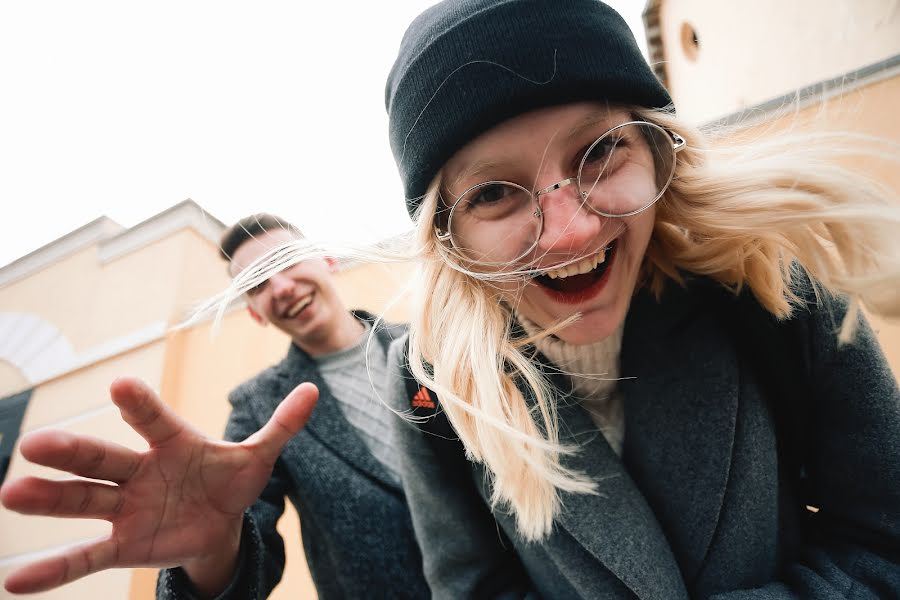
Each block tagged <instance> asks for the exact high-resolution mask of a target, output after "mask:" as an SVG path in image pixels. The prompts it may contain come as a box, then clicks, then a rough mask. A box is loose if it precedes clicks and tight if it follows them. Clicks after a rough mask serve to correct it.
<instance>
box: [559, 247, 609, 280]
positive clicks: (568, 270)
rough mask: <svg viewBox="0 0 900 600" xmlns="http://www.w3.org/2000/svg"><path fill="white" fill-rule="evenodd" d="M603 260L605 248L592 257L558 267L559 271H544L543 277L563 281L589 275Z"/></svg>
mask: <svg viewBox="0 0 900 600" xmlns="http://www.w3.org/2000/svg"><path fill="white" fill-rule="evenodd" d="M605 260H606V248H602V249H601V250H600V252H598V253H597V254H595V255H594V256H590V257H588V258H583V259H581V260H579V261H578V262H577V263H574V264H571V265H566V266H565V267H560V268H559V269H551V270H549V271H545V272H544V275H546V276H547V277H549V278H550V279H564V278H566V277H571V276H572V275H583V274H585V273H590V272H591V271H593V270H594V269H596V268H597V266H599V265H600V263H602V262H603V261H605Z"/></svg>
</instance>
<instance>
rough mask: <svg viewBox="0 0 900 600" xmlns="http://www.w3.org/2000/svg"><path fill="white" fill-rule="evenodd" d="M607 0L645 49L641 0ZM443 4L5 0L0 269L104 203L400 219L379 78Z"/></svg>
mask: <svg viewBox="0 0 900 600" xmlns="http://www.w3.org/2000/svg"><path fill="white" fill-rule="evenodd" d="M609 3H610V4H612V5H613V6H614V7H616V8H617V9H618V10H619V12H621V13H622V14H623V16H624V17H625V18H626V20H628V22H629V24H630V25H631V27H632V28H633V29H634V30H635V32H636V35H637V37H638V41H639V42H640V43H641V45H642V47H643V46H644V39H643V27H642V24H641V17H640V15H641V10H642V9H643V6H644V0H619V1H618V2H609ZM431 4H434V2H433V1H429V0H388V1H386V2H372V1H371V0H366V1H363V0H359V1H350V2H304V1H302V0H293V1H291V2H280V1H272V2H254V3H250V2H242V3H237V2H231V1H224V0H220V1H217V2H191V1H187V0H184V1H177V2H175V1H169V0H158V1H155V2H144V3H137V2H123V1H122V0H110V1H106V2H100V1H95V0H79V1H77V2H72V1H71V0H66V1H61V0H9V1H5V2H2V3H0V86H2V90H0V202H2V205H3V207H4V212H6V213H7V215H6V216H8V217H9V216H11V217H12V218H8V219H7V220H6V223H5V225H6V226H5V227H4V232H3V234H2V235H0V266H2V265H5V264H7V263H9V262H11V261H13V260H15V259H17V258H19V257H21V256H23V255H25V254H27V253H29V252H31V251H32V250H35V249H37V248H39V247H41V246H43V245H44V244H47V243H48V242H51V241H53V240H54V239H56V238H58V237H60V236H62V235H65V234H66V233H68V232H70V231H72V230H73V229H76V228H77V227H80V226H81V225H84V224H85V223H88V222H89V221H92V220H93V219H95V218H97V217H99V216H101V215H106V216H108V217H110V218H112V219H113V220H115V221H117V222H118V223H120V224H122V225H124V226H126V227H130V226H133V225H135V224H137V223H139V222H141V221H143V220H144V219H147V218H149V217H151V216H153V215H155V214H157V213H158V212H160V211H162V210H165V209H166V208H168V207H169V206H172V205H173V204H176V203H178V202H180V201H182V200H184V199H185V198H192V199H193V200H194V201H196V202H197V203H198V204H200V205H201V206H202V207H203V208H204V209H206V210H207V211H209V213H211V214H212V215H214V216H215V217H217V218H219V219H221V220H222V221H224V222H225V223H226V224H228V223H231V222H233V221H235V220H237V219H238V218H240V217H242V216H244V215H246V214H249V213H252V212H257V211H269V212H274V213H276V214H279V215H281V216H283V217H285V218H288V219H290V220H292V221H294V222H295V223H297V224H298V225H299V226H300V227H301V228H302V229H304V230H305V231H306V232H307V234H308V235H310V236H311V237H314V238H317V239H328V240H367V241H374V240H375V239H380V238H382V237H386V236H389V235H393V234H396V233H399V232H401V231H403V230H405V229H406V228H408V227H409V219H408V217H407V216H406V210H405V208H404V205H403V202H402V198H403V193H402V188H401V185H400V180H399V177H398V175H397V172H396V169H395V166H394V163H393V159H392V157H391V153H390V149H389V146H388V140H387V117H386V115H385V111H384V80H385V78H386V76H387V73H388V71H389V70H390V67H391V64H392V62H393V60H394V57H395V55H396V52H397V48H398V46H399V44H400V38H401V36H402V33H403V31H404V30H405V28H406V26H407V25H408V24H409V22H410V21H411V20H412V19H413V18H414V17H415V16H416V15H417V14H418V13H419V12H421V11H422V10H423V9H424V8H426V7H428V6H430V5H431ZM536 35H539V32H536ZM10 211H11V213H12V214H11V215H9V212H10Z"/></svg>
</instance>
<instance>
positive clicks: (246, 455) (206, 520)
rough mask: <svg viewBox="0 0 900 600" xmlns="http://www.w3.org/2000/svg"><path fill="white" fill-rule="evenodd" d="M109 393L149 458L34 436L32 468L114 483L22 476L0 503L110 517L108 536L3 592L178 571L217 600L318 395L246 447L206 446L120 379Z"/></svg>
mask: <svg viewBox="0 0 900 600" xmlns="http://www.w3.org/2000/svg"><path fill="white" fill-rule="evenodd" d="M110 393H111V395H112V400H113V402H114V403H115V404H116V405H117V406H118V407H119V410H120V412H121V414H122V419H124V420H125V422H126V423H128V424H129V425H130V426H131V427H132V429H134V430H135V431H136V432H137V433H139V434H140V435H141V437H143V438H144V439H145V440H146V441H147V443H148V444H149V449H148V450H146V451H145V452H136V451H134V450H130V449H128V448H125V447H123V446H120V445H118V444H114V443H111V442H108V441H104V440H99V439H96V438H89V437H85V436H78V435H73V434H71V433H67V432H64V431H59V430H46V431H38V432H34V433H32V434H29V435H27V436H25V437H24V438H23V439H22V441H21V444H20V450H21V452H22V455H23V456H24V457H25V458H26V459H28V460H29V461H31V462H34V463H37V464H39V465H44V466H47V467H51V468H54V469H59V470H60V471H66V472H68V473H72V474H73V475H78V476H80V477H86V478H90V479H97V480H102V481H103V482H109V483H101V482H97V481H85V480H81V479H68V480H65V481H49V480H45V479H38V478H36V477H24V478H21V479H18V480H15V481H12V482H10V483H8V484H6V485H4V486H3V488H2V489H0V501H2V503H3V506H5V507H6V508H8V509H10V510H14V511H17V512H20V513H23V514H29V515H46V516H52V517H63V518H80V519H105V520H107V521H109V522H110V523H112V532H111V533H110V535H109V536H108V537H106V538H103V539H100V540H97V541H93V542H90V543H88V544H85V545H82V546H79V547H77V548H72V549H69V550H66V551H64V552H62V553H60V554H59V555H57V556H54V557H51V558H47V559H44V560H39V561H37V562H34V563H32V564H29V565H27V566H25V567H22V568H21V569H19V570H17V571H15V572H13V573H12V574H10V575H9V577H7V578H6V582H5V586H6V589H7V591H9V592H12V593H29V592H39V591H44V590H48V589H51V588H54V587H57V586H61V585H63V584H66V583H69V582H71V581H74V580H76V579H79V578H81V577H84V576H85V575H89V574H91V573H96V572H97V571H102V570H103V569H109V568H113V567H138V566H140V567H170V566H176V565H180V566H183V567H184V568H185V570H186V571H187V573H188V575H189V576H190V577H191V579H192V580H193V582H194V584H195V585H197V587H198V589H199V590H200V591H205V592H207V593H210V594H215V593H217V592H218V591H220V590H221V589H224V587H225V585H226V584H227V582H228V580H229V578H230V577H231V574H232V571H233V569H234V564H235V561H236V559H237V553H238V548H239V545H240V535H241V526H242V523H243V512H244V509H245V508H247V507H248V506H250V505H251V504H252V503H253V502H254V501H255V500H256V498H257V497H258V496H259V494H260V493H261V492H262V490H263V488H264V487H265V485H266V482H267V481H268V479H269V476H270V475H271V473H272V467H273V466H274V465H275V461H276V459H277V458H278V456H279V454H280V453H281V449H282V447H283V446H284V445H285V444H286V443H287V442H288V440H289V439H291V437H292V436H294V434H296V433H297V432H298V431H300V429H302V428H303V426H304V425H305V424H306V421H307V420H308V419H309V416H310V415H311V414H312V410H313V407H314V406H315V403H316V400H317V398H318V391H317V390H316V388H315V386H314V385H312V384H309V383H304V384H301V385H299V386H297V388H295V389H294V390H293V391H292V392H291V393H290V394H288V396H287V398H285V399H284V400H283V401H282V402H281V404H280V405H279V406H278V408H277V409H276V410H275V413H274V414H273V415H272V418H271V419H270V420H269V422H268V423H266V425H265V426H263V428H262V429H260V430H259V431H258V432H256V433H255V434H253V435H252V436H250V437H249V438H247V439H246V440H245V441H244V442H242V443H239V444H238V443H229V442H222V441H216V440H211V439H208V438H206V437H205V436H203V435H202V434H200V433H199V432H198V431H196V430H195V429H193V428H192V427H191V426H190V425H189V424H188V423H187V422H185V421H184V420H183V419H181V418H180V417H178V416H177V415H175V413H174V412H172V410H171V409H169V407H168V406H166V405H165V404H164V403H163V402H162V401H161V400H160V399H159V397H158V396H157V395H156V394H155V393H154V392H153V391H152V390H151V389H150V388H149V387H147V386H146V385H145V384H144V383H142V382H140V381H138V380H136V379H130V378H122V379H117V380H116V381H114V382H113V384H112V386H110Z"/></svg>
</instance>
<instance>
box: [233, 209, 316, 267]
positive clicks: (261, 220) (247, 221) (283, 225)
mask: <svg viewBox="0 0 900 600" xmlns="http://www.w3.org/2000/svg"><path fill="white" fill-rule="evenodd" d="M273 229H279V230H281V229H283V230H285V231H290V232H291V233H293V234H294V235H296V236H297V237H298V238H300V237H303V234H302V233H300V230H299V229H297V228H296V227H294V226H293V225H291V224H290V223H288V222H287V221H285V220H284V219H280V218H278V217H276V216H275V215H271V214H269V213H257V214H255V215H250V216H249V217H244V218H243V219H241V220H240V221H238V222H237V223H235V224H234V225H232V226H231V227H229V228H228V229H227V230H226V231H225V233H223V234H222V239H221V240H220V241H219V255H220V256H221V257H222V258H223V259H225V260H227V261H228V262H231V258H232V257H233V256H234V253H235V251H236V250H237V249H238V248H240V246H241V244H243V243H244V242H246V241H247V240H250V239H253V238H255V237H256V236H258V235H262V234H264V233H266V232H267V231H272V230H273Z"/></svg>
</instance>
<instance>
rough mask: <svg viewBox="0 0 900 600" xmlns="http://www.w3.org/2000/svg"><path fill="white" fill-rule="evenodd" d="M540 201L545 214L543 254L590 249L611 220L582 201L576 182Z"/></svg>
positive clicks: (543, 196) (539, 245)
mask: <svg viewBox="0 0 900 600" xmlns="http://www.w3.org/2000/svg"><path fill="white" fill-rule="evenodd" d="M539 202H540V205H541V211H542V212H543V215H544V228H543V231H542V232H541V237H540V239H539V240H538V249H539V250H540V252H541V253H542V254H551V253H564V254H571V253H572V252H579V251H582V250H585V249H589V248H588V246H590V245H593V244H594V243H596V239H597V238H598V237H599V236H600V232H601V230H602V229H603V228H604V227H605V226H607V224H608V221H609V219H608V218H607V217H602V216H600V215H598V214H597V213H595V212H594V211H592V210H591V209H590V208H589V207H588V206H586V205H585V204H584V202H582V200H581V196H580V195H579V192H578V186H577V185H576V184H575V183H574V182H572V183H571V184H569V185H565V186H563V187H560V188H557V189H554V190H552V191H549V192H547V193H546V194H543V195H541V196H540V197H539Z"/></svg>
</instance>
